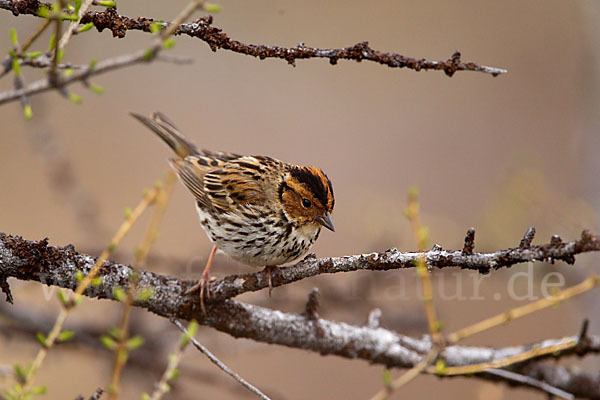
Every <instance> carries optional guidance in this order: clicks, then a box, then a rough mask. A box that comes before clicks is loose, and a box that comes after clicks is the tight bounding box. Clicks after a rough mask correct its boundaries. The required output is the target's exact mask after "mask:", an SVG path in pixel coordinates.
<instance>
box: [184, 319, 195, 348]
mask: <svg viewBox="0 0 600 400" xmlns="http://www.w3.org/2000/svg"><path fill="white" fill-rule="evenodd" d="M196 333H198V322H196V320H195V319H193V320H191V321H190V323H189V325H188V326H187V333H184V334H183V335H181V344H180V346H181V347H185V346H187V345H188V343H189V342H190V340H191V339H192V338H193V337H194V336H196Z"/></svg>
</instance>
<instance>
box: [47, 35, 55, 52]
mask: <svg viewBox="0 0 600 400" xmlns="http://www.w3.org/2000/svg"><path fill="white" fill-rule="evenodd" d="M54 47H56V35H55V34H54V33H53V34H52V36H50V43H49V44H48V51H52V50H54Z"/></svg>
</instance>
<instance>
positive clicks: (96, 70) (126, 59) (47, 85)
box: [0, 0, 169, 105]
mask: <svg viewBox="0 0 600 400" xmlns="http://www.w3.org/2000/svg"><path fill="white" fill-rule="evenodd" d="M0 1H2V0H0ZM150 59H151V57H150V58H149V57H148V53H147V51H146V50H141V51H137V52H135V53H132V54H126V55H122V56H117V57H112V58H108V59H106V60H103V61H99V62H98V63H97V64H96V65H95V66H93V67H90V66H86V67H84V68H80V69H78V70H77V71H75V72H74V73H73V74H71V75H70V76H69V77H67V78H63V79H59V80H58V81H57V82H56V84H52V83H51V82H49V80H48V79H40V80H38V81H35V82H32V83H30V84H29V85H27V86H26V87H24V88H23V89H19V90H9V91H6V92H3V93H0V105H2V104H4V103H8V102H11V101H15V100H18V99H19V98H21V97H22V96H30V95H33V94H37V93H42V92H46V91H48V90H52V89H56V88H59V89H60V88H64V87H66V86H68V85H70V84H72V83H74V82H78V81H83V82H85V81H86V80H87V79H88V78H90V77H91V76H95V75H100V74H103V73H105V72H109V71H112V70H115V69H120V68H124V67H129V66H131V65H136V64H140V63H144V62H148V61H150ZM165 60H167V61H168V60H169V59H168V58H167V59H165Z"/></svg>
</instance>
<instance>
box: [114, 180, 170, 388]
mask: <svg viewBox="0 0 600 400" xmlns="http://www.w3.org/2000/svg"><path fill="white" fill-rule="evenodd" d="M175 181H176V178H175V174H174V173H173V171H172V170H171V169H169V170H168V171H167V176H166V179H165V183H164V184H162V183H160V184H157V185H156V187H157V188H158V193H157V195H156V199H155V208H154V213H153V214H152V219H151V220H150V224H149V225H148V229H147V230H146V235H145V236H144V239H143V240H142V244H141V245H140V248H139V249H138V250H137V251H136V253H135V265H136V266H137V267H138V268H142V267H143V266H144V265H145V264H146V259H147V257H148V253H149V252H150V248H151V247H152V244H153V243H154V241H155V239H156V236H157V234H158V229H159V227H160V223H161V221H162V218H163V216H164V213H165V210H166V208H167V204H168V203H169V199H170V198H171V194H172V192H173V187H174V184H175ZM137 279H138V277H137V275H133V276H131V277H130V280H131V284H130V285H129V288H128V290H127V296H126V298H125V299H124V302H123V312H122V315H121V321H120V324H119V338H118V341H117V347H116V349H115V350H116V352H115V360H114V363H113V370H112V377H111V383H110V388H111V390H110V397H109V400H114V399H116V398H117V397H118V395H119V392H120V389H121V388H120V386H121V384H120V379H121V374H122V372H123V369H124V368H125V364H126V363H127V359H128V357H129V349H128V346H127V341H128V339H129V317H130V315H131V309H132V305H133V301H134V296H135V294H136V292H137Z"/></svg>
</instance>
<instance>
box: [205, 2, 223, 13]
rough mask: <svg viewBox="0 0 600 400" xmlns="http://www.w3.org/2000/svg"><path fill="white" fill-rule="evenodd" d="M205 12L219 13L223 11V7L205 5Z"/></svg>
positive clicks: (210, 4)
mask: <svg viewBox="0 0 600 400" xmlns="http://www.w3.org/2000/svg"><path fill="white" fill-rule="evenodd" d="M204 11H208V12H209V13H218V12H219V11H221V6H220V5H218V4H212V3H205V4H204Z"/></svg>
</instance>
